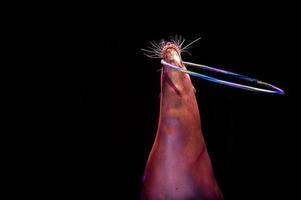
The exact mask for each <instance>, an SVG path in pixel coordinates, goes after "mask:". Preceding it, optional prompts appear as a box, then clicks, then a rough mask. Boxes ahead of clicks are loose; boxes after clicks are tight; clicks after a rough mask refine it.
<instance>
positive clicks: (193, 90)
mask: <svg viewBox="0 0 301 200" xmlns="http://www.w3.org/2000/svg"><path fill="white" fill-rule="evenodd" d="M192 88H193V91H194V94H195V93H196V89H195V87H194V86H192Z"/></svg>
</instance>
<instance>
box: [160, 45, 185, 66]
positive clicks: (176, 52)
mask: <svg viewBox="0 0 301 200" xmlns="http://www.w3.org/2000/svg"><path fill="white" fill-rule="evenodd" d="M161 57H162V58H163V59H164V60H165V61H166V62H168V63H170V64H175V65H177V66H179V67H181V66H182V64H181V63H182V59H181V51H180V49H179V47H178V46H177V45H176V44H172V43H169V44H168V43H167V44H166V45H165V46H164V47H163V49H162V51H161Z"/></svg>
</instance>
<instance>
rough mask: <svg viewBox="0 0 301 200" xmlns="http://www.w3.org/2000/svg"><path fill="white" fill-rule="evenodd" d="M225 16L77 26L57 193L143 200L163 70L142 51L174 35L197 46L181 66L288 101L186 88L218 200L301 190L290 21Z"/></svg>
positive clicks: (102, 20)
mask: <svg viewBox="0 0 301 200" xmlns="http://www.w3.org/2000/svg"><path fill="white" fill-rule="evenodd" d="M231 8H232V9H231V10H229V9H223V6H221V7H220V9H216V8H214V9H212V10H211V11H208V10H206V9H205V8H202V7H200V6H197V7H194V5H186V7H185V8H183V7H181V5H178V11H177V10H175V9H173V8H169V7H160V6H158V7H157V8H155V9H154V10H152V11H146V10H145V9H144V7H143V6H142V8H140V9H137V10H138V11H137V10H135V11H134V12H131V11H130V10H127V11H124V12H119V11H114V12H110V14H108V15H105V14H102V15H100V14H99V13H97V12H94V13H92V15H89V17H88V18H84V19H81V18H80V17H79V18H78V20H79V22H80V24H81V26H79V27H78V29H77V30H79V33H80V34H77V35H78V36H77V39H76V43H80V44H83V45H82V46H80V48H79V50H78V53H79V64H80V69H79V73H80V75H79V81H80V82H79V90H78V92H79V104H78V106H77V107H75V109H74V111H73V112H74V115H75V116H76V117H75V118H76V120H75V121H76V123H72V124H70V129H69V128H67V132H68V133H66V134H65V135H64V136H63V137H62V138H63V140H62V142H61V144H60V150H62V151H60V152H61V153H58V154H60V156H59V158H60V159H61V161H60V162H62V163H63V164H62V168H59V169H58V171H59V172H60V174H64V175H63V180H65V181H66V183H64V182H63V183H61V184H62V185H65V186H66V188H68V189H67V191H69V193H70V194H73V195H76V196H82V197H85V199H90V197H92V196H93V197H96V198H99V199H133V200H135V199H140V187H141V180H142V176H143V170H144V167H145V164H146V160H147V157H148V154H149V151H150V149H151V146H152V143H153V140H154V137H155V132H156V128H157V121H158V114H159V93H160V73H159V72H158V71H157V70H158V69H160V67H161V66H160V62H159V60H158V59H149V58H147V57H145V56H143V55H142V52H141V50H140V49H141V48H145V47H146V46H147V45H148V41H149V40H155V41H157V42H158V41H159V40H160V39H169V37H170V36H175V35H176V34H178V35H182V36H183V37H184V38H186V39H187V41H192V40H194V39H195V38H197V37H202V40H200V41H198V42H197V43H195V44H194V45H193V46H194V47H193V48H192V49H191V50H190V53H191V54H192V56H189V55H187V54H186V55H185V54H184V55H183V60H186V61H191V62H196V63H201V64H206V65H209V66H217V67H220V68H223V69H226V70H230V71H234V72H237V73H240V74H243V75H248V76H250V77H254V78H257V79H259V80H262V81H266V82H269V83H272V84H275V85H276V86H279V87H280V88H282V89H284V90H285V92H286V94H285V95H284V96H275V95H268V94H258V93H253V92H249V91H243V90H239V89H233V88H228V87H225V86H222V85H216V84H214V83H210V82H207V81H204V80H200V79H196V78H192V81H193V84H194V86H195V88H196V91H197V92H196V96H197V100H198V104H199V108H200V114H201V118H202V127H203V133H204V137H205V141H206V144H207V147H208V151H209V154H210V158H211V160H212V163H213V168H214V171H215V175H216V178H217V181H218V183H219V185H220V188H221V190H222V191H223V193H224V196H225V199H227V200H231V199H273V198H276V197H280V198H283V199H292V198H293V195H295V194H296V191H297V189H298V183H297V182H294V181H295V180H299V179H298V175H297V174H298V167H297V161H298V158H299V156H298V153H297V152H298V149H299V147H298V146H299V145H298V143H299V142H298V140H297V135H298V134H299V130H298V129H296V127H298V111H297V110H298V108H299V107H298V106H297V99H296V94H297V90H298V89H297V87H296V83H297V78H296V77H297V73H296V70H297V68H298V63H296V62H295V61H294V60H295V59H296V56H297V52H296V51H294V50H293V49H294V47H297V39H296V38H297V37H296V36H297V30H296V24H295V22H296V16H295V14H294V12H293V10H290V8H288V7H284V6H283V7H282V5H277V7H274V6H273V5H267V6H263V5H257V6H255V7H250V5H241V7H240V8H236V7H235V6H233V7H231ZM283 11H286V12H287V13H286V14H285V15H284V14H283ZM170 13H174V14H170ZM281 13H282V14H281ZM130 14H133V15H132V16H130ZM116 16H117V17H116ZM114 17H116V18H114ZM186 44H187V43H186ZM77 59H78V58H77ZM295 114H297V115H295ZM71 130H72V131H71ZM59 180H62V178H61V177H60V178H59ZM62 190H64V189H62Z"/></svg>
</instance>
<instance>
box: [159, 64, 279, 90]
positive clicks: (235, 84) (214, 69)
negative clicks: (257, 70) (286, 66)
mask: <svg viewBox="0 0 301 200" xmlns="http://www.w3.org/2000/svg"><path fill="white" fill-rule="evenodd" d="M161 64H162V65H164V66H168V67H171V68H173V69H175V70H178V71H181V72H183V73H185V74H189V75H191V76H195V77H198V78H201V79H204V80H207V81H211V82H214V83H218V84H222V85H226V86H230V87H234V88H240V89H243V90H250V91H253V92H259V93H269V94H277V95H283V94H284V91H283V90H282V89H280V88H278V87H276V86H274V85H272V84H269V83H265V82H263V81H259V80H257V79H254V78H250V77H247V76H243V75H240V74H236V73H233V72H230V71H226V70H222V69H217V68H213V67H209V66H206V65H201V64H195V63H191V62H184V61H183V64H185V65H186V66H192V67H196V68H201V69H204V70H207V71H213V72H218V73H221V74H226V75H229V76H232V77H236V78H238V79H241V80H246V81H249V82H252V83H255V84H258V85H261V86H264V87H266V88H268V89H262V88H258V87H253V86H248V85H243V84H238V83H233V82H230V81H224V80H221V79H217V78H214V77H211V76H206V75H203V74H200V73H197V72H193V71H189V70H187V69H183V68H180V67H177V66H175V65H172V64H169V63H167V62H165V61H164V60H163V59H162V60H161Z"/></svg>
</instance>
